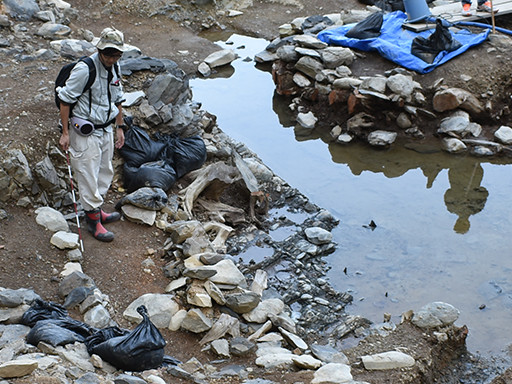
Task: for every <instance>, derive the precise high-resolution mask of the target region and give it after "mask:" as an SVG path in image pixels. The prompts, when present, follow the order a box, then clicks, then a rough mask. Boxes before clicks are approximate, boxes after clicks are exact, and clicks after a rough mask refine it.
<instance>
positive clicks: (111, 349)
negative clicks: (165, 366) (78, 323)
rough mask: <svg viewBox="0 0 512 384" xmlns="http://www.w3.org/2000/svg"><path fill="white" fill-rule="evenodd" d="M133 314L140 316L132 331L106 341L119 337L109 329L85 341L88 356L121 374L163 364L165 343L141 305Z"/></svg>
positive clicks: (114, 331) (116, 330)
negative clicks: (96, 356) (140, 318)
mask: <svg viewBox="0 0 512 384" xmlns="http://www.w3.org/2000/svg"><path fill="white" fill-rule="evenodd" d="M137 312H138V313H140V314H141V316H142V322H141V323H140V324H139V325H137V327H136V328H135V329H134V330H133V331H131V332H128V333H126V334H124V335H120V336H114V337H112V338H108V337H109V336H112V334H114V335H115V334H116V333H119V332H121V333H123V331H122V330H119V329H110V330H109V331H108V332H103V333H101V334H99V335H98V334H94V335H92V336H91V337H89V338H88V339H87V340H86V341H85V343H86V346H87V351H88V352H89V354H93V353H94V354H97V355H98V356H100V357H101V358H102V359H103V360H105V361H106V362H108V363H110V364H112V365H113V366H114V367H116V368H118V369H122V370H125V371H144V370H146V369H153V368H158V367H160V366H161V365H162V363H163V361H164V347H165V340H164V338H163V336H162V334H161V333H160V331H159V330H158V329H157V328H156V327H155V325H154V324H153V323H152V322H151V321H150V320H149V317H148V313H147V309H146V307H145V306H143V305H141V306H140V307H138V308H137ZM99 332H101V331H99ZM103 339H105V340H103Z"/></svg>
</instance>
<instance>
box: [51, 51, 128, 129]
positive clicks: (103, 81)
mask: <svg viewBox="0 0 512 384" xmlns="http://www.w3.org/2000/svg"><path fill="white" fill-rule="evenodd" d="M91 58H92V59H93V62H94V65H95V66H96V78H95V80H94V83H93V84H92V86H91V88H90V90H89V91H91V92H92V94H91V95H92V98H91V100H92V103H91V106H90V108H89V91H86V92H85V93H84V94H82V92H83V89H84V87H85V84H86V83H87V80H88V79H89V67H88V66H87V64H86V63H84V62H83V61H79V62H78V63H77V64H76V65H75V67H74V68H73V70H72V71H71V73H70V75H69V78H68V80H67V81H66V84H65V85H64V87H61V88H60V89H58V90H57V92H58V94H59V98H60V99H61V100H62V101H64V102H65V103H68V104H73V103H75V102H77V101H78V102H77V104H76V105H75V106H74V108H73V116H76V117H80V118H82V119H85V120H89V121H90V122H91V123H93V124H96V125H99V124H105V123H107V122H109V121H111V120H114V119H115V117H116V116H117V114H118V113H119V110H118V109H117V107H116V104H119V103H121V102H122V101H123V88H122V85H121V79H120V78H119V77H117V74H116V71H115V70H114V68H113V67H112V68H111V71H112V74H113V78H112V81H111V82H110V84H107V79H108V78H107V75H108V72H107V69H106V68H105V66H104V65H103V64H102V63H101V62H100V59H99V55H98V53H97V52H96V53H94V54H93V55H91ZM116 65H117V64H116ZM107 86H108V87H110V105H109V100H108V89H107ZM89 111H90V113H89ZM109 111H110V113H109Z"/></svg>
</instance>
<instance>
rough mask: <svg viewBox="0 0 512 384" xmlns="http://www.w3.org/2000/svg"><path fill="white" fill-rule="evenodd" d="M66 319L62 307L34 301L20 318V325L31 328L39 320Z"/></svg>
mask: <svg viewBox="0 0 512 384" xmlns="http://www.w3.org/2000/svg"><path fill="white" fill-rule="evenodd" d="M66 317H68V311H67V309H66V308H64V307H63V306H62V305H60V304H57V303H53V302H51V301H50V302H47V301H44V300H41V299H36V300H34V302H33V303H32V305H31V306H30V308H29V309H27V310H26V311H25V313H24V314H23V316H21V321H20V323H21V324H23V325H28V326H29V327H33V326H34V325H35V324H36V323H37V322H38V321H40V320H48V319H63V318H66Z"/></svg>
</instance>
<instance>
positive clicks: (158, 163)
mask: <svg viewBox="0 0 512 384" xmlns="http://www.w3.org/2000/svg"><path fill="white" fill-rule="evenodd" d="M125 122H126V124H127V126H128V130H127V131H126V133H125V143H124V145H123V147H122V148H121V149H120V151H119V152H120V154H121V156H122V157H123V158H124V168H123V184H124V187H125V189H126V190H127V191H128V192H133V191H135V190H137V189H139V188H142V187H157V188H161V189H163V190H164V191H168V190H169V189H170V188H171V187H172V186H173V185H174V183H175V182H176V180H178V179H179V178H180V177H182V176H183V175H185V174H186V173H188V172H190V171H193V170H195V169H198V168H200V167H201V166H202V165H203V164H204V162H205V161H206V145H205V144H204V141H203V139H202V138H201V137H200V136H191V137H186V138H181V137H176V136H174V135H166V134H162V133H156V134H155V135H154V136H155V139H154V140H153V139H152V138H151V137H150V136H149V134H148V133H147V132H146V131H145V130H144V129H142V128H141V127H138V126H136V125H133V119H132V118H131V117H127V118H125Z"/></svg>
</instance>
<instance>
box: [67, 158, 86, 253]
mask: <svg viewBox="0 0 512 384" xmlns="http://www.w3.org/2000/svg"><path fill="white" fill-rule="evenodd" d="M66 160H67V162H68V173H69V182H70V184H71V195H72V196H73V207H74V208H75V217H76V226H77V227H78V239H79V240H80V250H81V251H82V252H83V251H84V242H83V240H82V230H81V228H80V218H79V217H78V208H77V206H76V196H75V187H74V184H73V174H72V173H71V163H70V162H69V153H68V151H66Z"/></svg>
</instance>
